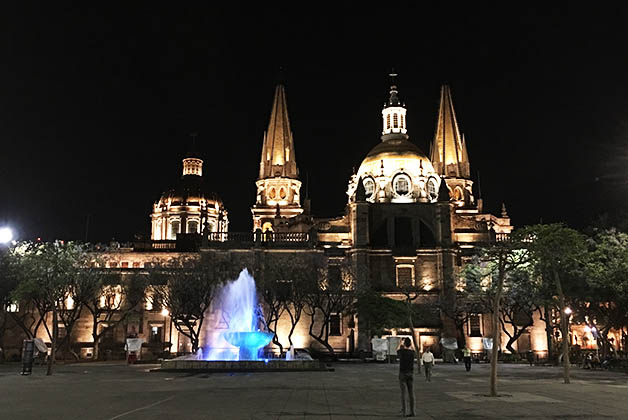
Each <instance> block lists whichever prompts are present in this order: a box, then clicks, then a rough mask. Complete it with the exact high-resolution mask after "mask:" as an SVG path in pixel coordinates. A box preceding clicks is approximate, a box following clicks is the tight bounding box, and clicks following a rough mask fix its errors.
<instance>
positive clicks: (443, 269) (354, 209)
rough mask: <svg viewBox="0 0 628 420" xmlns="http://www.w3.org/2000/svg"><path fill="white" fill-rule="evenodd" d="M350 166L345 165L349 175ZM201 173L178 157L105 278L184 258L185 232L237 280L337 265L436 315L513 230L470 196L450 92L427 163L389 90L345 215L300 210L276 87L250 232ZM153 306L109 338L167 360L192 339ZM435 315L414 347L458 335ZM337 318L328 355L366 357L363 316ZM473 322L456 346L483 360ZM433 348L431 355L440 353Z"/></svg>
mask: <svg viewBox="0 0 628 420" xmlns="http://www.w3.org/2000/svg"><path fill="white" fill-rule="evenodd" d="M351 164H352V162H347V166H348V167H349V166H351ZM202 175H203V166H202V160H201V159H200V158H198V157H197V156H196V155H188V156H187V157H186V158H185V159H184V160H183V176H182V178H181V180H180V183H179V184H178V185H177V186H175V187H174V188H172V189H171V190H169V191H167V192H166V193H164V194H163V195H162V197H161V198H160V199H159V200H158V201H157V202H156V203H155V205H154V207H153V213H152V215H151V222H152V229H151V231H152V233H151V239H152V241H150V242H138V243H135V244H134V245H133V246H132V247H129V248H120V249H113V250H110V251H109V259H110V264H109V265H108V266H107V269H110V270H118V271H120V273H121V274H123V275H128V274H130V273H133V272H134V271H136V270H137V271H140V272H141V270H142V269H143V267H144V264H146V263H147V262H151V263H154V262H155V261H158V260H167V259H168V258H170V257H173V256H177V255H181V254H180V252H181V251H183V250H182V249H181V246H180V245H181V241H179V240H177V239H181V238H182V237H183V235H181V234H186V235H187V236H188V237H191V238H192V239H194V238H196V239H195V241H196V242H194V241H192V242H194V244H195V245H194V246H193V247H192V248H189V247H188V249H186V250H185V251H186V252H187V255H201V254H203V253H204V254H205V255H206V256H208V257H209V258H211V259H213V260H215V261H216V263H217V264H218V263H220V264H222V265H224V266H227V267H230V269H231V270H233V276H234V278H235V275H236V274H237V272H239V271H240V270H241V269H242V268H243V267H247V268H248V269H249V270H250V271H251V272H252V273H254V276H255V277H256V279H258V280H263V279H264V275H265V267H267V266H268V264H270V261H272V260H273V259H276V258H280V257H282V258H292V257H294V258H296V257H297V256H299V255H312V256H320V257H321V258H323V259H324V260H325V261H326V263H327V265H328V267H334V266H337V265H338V264H341V263H346V264H349V265H351V266H352V267H355V268H356V271H355V272H356V273H358V274H357V275H356V278H355V281H356V282H357V286H358V287H371V288H373V289H374V290H376V291H378V292H380V293H382V294H384V295H386V296H388V297H390V298H393V299H402V298H403V294H402V293H401V291H402V290H403V289H408V288H410V289H412V290H414V291H416V292H418V293H419V297H418V299H417V300H416V303H418V304H420V305H424V306H427V307H430V308H432V309H435V308H436V302H437V301H438V300H439V298H440V297H442V296H444V295H445V294H447V293H449V292H451V291H452V290H453V289H454V287H455V285H456V279H457V274H458V273H459V272H460V269H461V267H462V265H463V264H464V262H465V260H467V259H468V258H469V257H470V256H471V255H472V254H473V252H474V248H475V247H477V246H479V245H485V244H488V243H491V242H494V241H498V240H500V239H502V238H503V237H504V236H505V235H508V234H509V233H510V232H511V231H512V226H511V224H510V218H509V217H508V214H507V213H506V211H505V208H504V209H503V210H502V213H501V214H500V215H499V216H496V215H492V214H488V213H485V212H483V208H482V200H481V199H480V198H479V197H478V198H476V197H475V194H474V193H473V182H472V180H471V177H470V162H469V158H468V153H467V145H466V142H465V140H464V138H463V137H462V136H461V135H460V130H459V127H458V122H457V120H456V115H455V112H454V108H453V102H452V96H451V92H450V89H449V87H447V86H443V88H442V89H441V103H440V108H439V114H438V120H437V121H436V130H435V136H434V140H433V142H432V145H431V153H430V157H428V156H427V155H426V154H425V153H423V151H421V150H420V149H419V148H418V147H417V146H416V145H415V144H414V143H412V141H411V140H410V136H409V133H408V130H407V110H406V108H405V106H404V104H403V103H402V102H401V101H400V99H399V92H398V89H397V86H396V84H395V83H393V86H392V87H391V89H390V93H389V97H388V100H387V101H386V103H385V105H384V108H383V110H382V133H381V138H380V141H379V142H374V144H373V148H372V150H371V151H370V152H369V153H368V154H367V156H366V157H365V158H364V160H363V161H362V162H361V164H360V166H359V169H358V171H357V172H356V173H355V174H353V175H352V176H351V177H350V179H349V180H348V187H347V190H346V193H347V205H346V211H345V214H344V215H343V216H341V217H335V218H324V217H315V216H313V215H311V214H310V213H309V206H308V205H305V204H304V205H303V207H302V205H301V194H300V188H301V180H299V172H298V169H297V163H296V159H295V148H294V141H293V136H292V131H291V128H290V122H289V118H288V110H287V102H286V95H285V88H284V87H283V86H282V85H279V86H277V88H276V89H275V95H274V101H273V106H272V110H271V116H270V121H269V125H268V129H267V130H266V132H265V134H264V137H263V142H262V150H261V157H260V164H259V176H258V179H257V180H251V181H252V182H251V184H252V185H251V187H253V183H254V184H255V187H254V188H255V196H254V197H253V194H251V201H252V207H251V213H252V231H249V232H228V231H227V228H228V218H227V211H226V210H225V208H224V206H223V203H222V201H221V200H220V199H219V198H218V196H217V195H215V194H214V193H209V192H207V191H206V190H204V189H203V188H201V182H200V181H201V180H202ZM443 181H444V182H443ZM219 187H223V188H226V187H224V186H219ZM203 226H204V227H205V228H203ZM178 234H179V235H181V237H180V238H177V235H178ZM189 234H192V236H190V235H189ZM194 234H196V235H194ZM190 253H191V254H190ZM160 309H161V308H157V307H152V306H151V307H149V306H146V307H145V310H144V313H143V314H142V316H141V317H139V318H137V319H133V320H130V321H129V322H127V323H125V325H124V327H123V328H121V329H119V330H117V331H116V332H115V337H114V340H115V341H121V340H122V339H123V338H124V336H125V334H128V333H129V332H130V331H133V332H135V333H138V334H139V335H140V337H143V338H145V340H146V341H147V342H150V340H151V339H152V338H151V337H153V336H159V338H158V339H156V338H155V340H156V341H155V340H154V341H153V342H154V343H157V344H155V349H159V348H160V344H159V343H163V342H171V343H172V347H171V350H172V351H173V352H174V351H177V352H186V351H189V341H187V340H186V338H185V337H184V336H182V335H181V334H179V333H178V332H177V331H176V329H173V326H172V322H171V319H170V318H169V316H168V315H167V314H166V313H162V312H161V311H160ZM432 314H433V316H429V317H425V318H424V319H420V320H417V323H418V325H417V327H418V331H419V333H420V342H421V344H422V345H423V346H425V345H436V344H438V343H439V340H440V338H442V337H456V335H457V334H458V331H457V330H456V328H455V327H454V325H453V323H452V322H451V321H450V320H448V319H447V317H446V316H444V315H443V314H442V313H440V312H439V311H438V310H433V311H432ZM338 317H339V320H340V321H339V324H338V325H337V328H336V330H335V331H336V333H337V334H335V335H332V336H330V338H329V343H330V344H331V345H332V346H333V348H335V349H337V350H339V351H345V350H347V351H353V352H357V351H358V350H364V351H368V350H370V338H371V333H370V331H369V330H368V328H367V327H365V326H364V323H363V320H362V319H361V318H360V315H359V314H357V315H353V314H338ZM473 320H474V321H473V322H474V324H473V326H471V325H469V328H468V330H467V331H465V337H464V338H462V339H466V340H467V343H468V344H469V345H470V346H472V348H473V349H474V350H476V351H480V350H481V348H480V347H481V337H485V336H489V335H490V333H491V331H490V323H489V320H488V317H484V316H483V315H482V314H477V316H475V317H474V318H473ZM285 321H286V320H285V315H284V319H282V320H280V323H279V325H278V333H279V336H280V340H281V342H282V344H284V345H287V344H288V343H287V341H286V338H285V336H286V331H287V330H288V329H289V323H287V322H285ZM85 322H87V321H83V320H82V321H81V324H80V325H81V327H80V328H79V329H78V330H77V331H76V335H77V337H76V341H78V342H81V343H87V342H89V341H90V334H91V332H90V331H91V330H90V328H89V323H85ZM319 326H320V325H317V327H319ZM308 327H309V325H308V324H307V323H306V320H305V319H304V320H303V321H302V322H301V323H299V325H298V326H297V328H296V330H295V334H294V336H293V341H294V343H295V345H296V346H297V347H310V346H312V347H317V346H318V347H319V348H320V345H318V344H317V343H316V342H315V340H313V339H312V338H311V337H310V336H309V334H308ZM405 327H406V326H405V325H400V326H399V327H398V328H396V329H393V330H392V331H391V333H394V334H404V333H407V329H406V328H405ZM153 338H154V337H153ZM458 338H460V337H458ZM526 340H527V341H526ZM502 342H505V340H502ZM526 343H527V344H526ZM161 347H162V350H163V345H162V346H161ZM530 347H531V348H532V349H533V350H535V351H536V352H538V353H539V354H541V355H542V354H543V352H545V351H547V340H546V339H544V325H543V324H542V323H540V324H539V323H538V322H537V323H535V326H534V327H533V328H532V329H531V331H530V332H529V333H528V334H526V335H524V336H523V338H522V339H521V340H520V343H517V344H516V346H515V348H518V349H519V350H520V351H526V350H528V349H529V348H530ZM435 350H436V351H437V353H438V347H436V348H435ZM85 352H87V350H85Z"/></svg>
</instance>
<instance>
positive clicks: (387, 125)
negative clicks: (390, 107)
mask: <svg viewBox="0 0 628 420" xmlns="http://www.w3.org/2000/svg"><path fill="white" fill-rule="evenodd" d="M386 129H388V130H390V114H386Z"/></svg>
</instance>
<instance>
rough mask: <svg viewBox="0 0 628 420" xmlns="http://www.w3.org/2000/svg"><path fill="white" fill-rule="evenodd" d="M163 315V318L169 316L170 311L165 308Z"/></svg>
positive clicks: (162, 311)
mask: <svg viewBox="0 0 628 420" xmlns="http://www.w3.org/2000/svg"><path fill="white" fill-rule="evenodd" d="M161 314H162V315H163V316H168V315H170V311H168V309H166V308H163V309H162V310H161Z"/></svg>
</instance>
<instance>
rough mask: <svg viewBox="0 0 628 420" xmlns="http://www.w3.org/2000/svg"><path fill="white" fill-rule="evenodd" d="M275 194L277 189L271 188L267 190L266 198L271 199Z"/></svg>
mask: <svg viewBox="0 0 628 420" xmlns="http://www.w3.org/2000/svg"><path fill="white" fill-rule="evenodd" d="M276 196H277V191H276V190H275V189H274V188H271V189H270V190H269V191H268V198H270V199H271V200H274V199H275V197H276Z"/></svg>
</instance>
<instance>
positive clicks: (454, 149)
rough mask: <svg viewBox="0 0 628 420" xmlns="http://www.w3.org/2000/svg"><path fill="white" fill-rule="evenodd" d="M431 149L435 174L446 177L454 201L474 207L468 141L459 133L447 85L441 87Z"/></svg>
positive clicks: (457, 204)
mask: <svg viewBox="0 0 628 420" xmlns="http://www.w3.org/2000/svg"><path fill="white" fill-rule="evenodd" d="M431 149H432V150H431V156H430V160H431V161H432V165H434V170H435V171H436V173H438V175H440V176H441V178H442V179H444V180H445V182H446V184H447V187H448V188H449V195H450V197H451V201H452V202H454V204H455V205H456V206H458V207H474V206H475V205H476V203H475V198H474V197H473V191H472V187H473V181H471V176H470V165H469V155H468V153H467V142H466V141H465V138H464V136H461V135H460V129H459V128H458V121H457V120H456V112H455V111H454V105H453V101H452V99H451V90H450V89H449V86H448V85H443V86H442V87H441V90H440V107H439V109H438V122H437V123H436V132H435V134H434V141H433V142H432V147H431Z"/></svg>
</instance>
